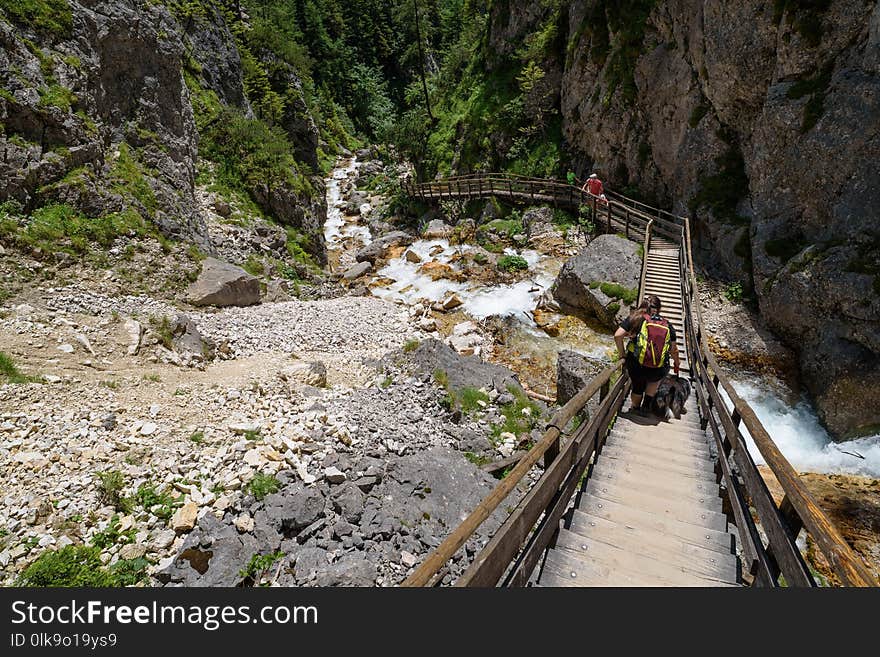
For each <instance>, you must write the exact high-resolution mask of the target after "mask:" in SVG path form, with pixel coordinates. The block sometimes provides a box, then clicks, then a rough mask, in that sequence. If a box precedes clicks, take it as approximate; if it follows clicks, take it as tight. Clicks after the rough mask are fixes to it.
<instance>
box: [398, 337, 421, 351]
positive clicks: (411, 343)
mask: <svg viewBox="0 0 880 657" xmlns="http://www.w3.org/2000/svg"><path fill="white" fill-rule="evenodd" d="M420 344H422V342H421V340H417V339H415V338H414V339H412V340H407V341H406V342H404V343H403V353H405V354H408V353H410V352H412V351H415V350H416V349H418V347H419V345H420Z"/></svg>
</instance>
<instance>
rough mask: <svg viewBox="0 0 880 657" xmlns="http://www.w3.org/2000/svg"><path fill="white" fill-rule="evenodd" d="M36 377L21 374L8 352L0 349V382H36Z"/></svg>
mask: <svg viewBox="0 0 880 657" xmlns="http://www.w3.org/2000/svg"><path fill="white" fill-rule="evenodd" d="M37 381H39V379H38V378H35V377H31V376H27V375H26V374H22V373H21V371H20V370H19V369H18V367H17V366H16V364H15V362H14V361H13V360H12V357H11V356H9V354H7V353H4V352H2V351H0V383H36V382H37Z"/></svg>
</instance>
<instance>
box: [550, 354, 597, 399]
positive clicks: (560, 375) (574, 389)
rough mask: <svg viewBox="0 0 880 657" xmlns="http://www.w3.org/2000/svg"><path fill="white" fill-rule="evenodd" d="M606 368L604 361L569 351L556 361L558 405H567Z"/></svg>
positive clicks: (560, 355)
mask: <svg viewBox="0 0 880 657" xmlns="http://www.w3.org/2000/svg"><path fill="white" fill-rule="evenodd" d="M604 367H605V364H604V363H602V361H598V360H594V359H592V358H587V357H586V356H583V355H582V354H579V353H577V352H575V351H569V350H568V349H566V350H564V351H560V352H559V356H558V358H557V361H556V403H557V404H559V405H563V404H565V403H566V402H567V401H568V400H570V399H571V398H572V397H574V396H575V395H576V394H578V393H579V392H580V391H581V390H583V389H584V388H585V387H586V386H587V384H588V383H589V382H590V381H591V380H592V379H593V377H594V376H596V375H597V374H599V373H600V372H601V371H602V370H603V369H604Z"/></svg>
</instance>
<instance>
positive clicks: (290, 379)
mask: <svg viewBox="0 0 880 657" xmlns="http://www.w3.org/2000/svg"><path fill="white" fill-rule="evenodd" d="M278 376H279V377H280V378H281V379H282V380H284V381H287V383H288V384H301V385H307V386H315V387H317V388H324V387H326V386H327V367H326V366H325V365H324V363H322V362H320V361H311V362H304V361H300V362H295V363H293V364H292V365H286V366H284V367H283V368H281V369H280V370H279V371H278Z"/></svg>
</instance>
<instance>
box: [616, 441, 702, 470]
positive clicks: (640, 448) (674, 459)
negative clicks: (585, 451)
mask: <svg viewBox="0 0 880 657" xmlns="http://www.w3.org/2000/svg"><path fill="white" fill-rule="evenodd" d="M601 455H602V456H611V457H615V458H626V459H629V458H632V459H638V462H640V463H647V464H650V465H653V464H657V465H663V466H675V467H680V468H683V469H684V468H689V469H690V470H691V471H693V472H706V473H709V472H712V473H714V472H715V461H713V460H711V459H708V458H703V457H701V456H681V455H679V454H674V453H672V452H670V451H669V450H665V449H663V448H662V447H654V446H648V445H644V444H639V443H634V442H629V443H624V444H623V445H620V444H614V445H608V444H606V445H605V446H604V447H603V448H602V452H601Z"/></svg>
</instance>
